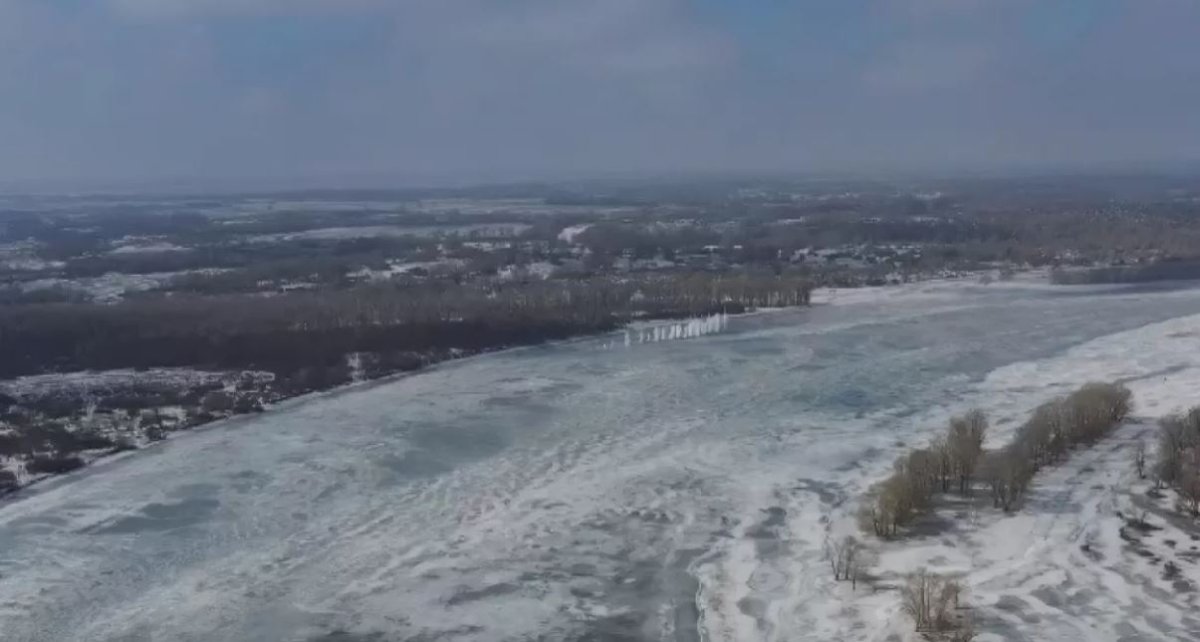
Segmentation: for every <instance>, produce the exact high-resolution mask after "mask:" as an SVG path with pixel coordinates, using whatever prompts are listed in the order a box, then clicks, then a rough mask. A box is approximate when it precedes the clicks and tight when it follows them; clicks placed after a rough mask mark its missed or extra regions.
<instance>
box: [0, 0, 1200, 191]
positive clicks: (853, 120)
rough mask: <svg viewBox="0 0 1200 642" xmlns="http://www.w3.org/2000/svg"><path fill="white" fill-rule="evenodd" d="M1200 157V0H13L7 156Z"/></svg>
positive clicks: (468, 166)
mask: <svg viewBox="0 0 1200 642" xmlns="http://www.w3.org/2000/svg"><path fill="white" fill-rule="evenodd" d="M1198 158H1200V1H1197V0H1074V1H1072V0H876V1H856V0H824V1H805V0H0V181H2V180H5V179H8V180H12V179H26V178H34V179H42V178H49V179H70V178H98V179H109V178H112V179H144V178H148V179H153V178H162V177H195V178H233V177H243V178H257V177H263V178H278V177H308V176H325V177H337V176H347V177H349V176H376V177H384V178H388V179H390V178H391V177H395V178H396V180H398V181H404V180H410V181H416V182H420V181H421V180H422V179H424V178H428V177H443V178H444V177H462V178H463V179H464V180H471V179H475V178H480V179H485V178H486V179H491V178H522V177H536V176H554V175H578V174H588V173H591V172H622V173H632V172H640V171H655V172H664V171H670V172H675V171H689V170H738V171H747V170H751V171H752V170H771V171H796V172H809V171H824V170H864V171H871V170H876V169H882V170H894V169H917V170H922V169H932V170H938V169H961V168H987V167H1037V166H1053V165H1092V164H1112V163H1115V164H1121V163H1141V162H1170V161H1180V160H1195V159H1198Z"/></svg>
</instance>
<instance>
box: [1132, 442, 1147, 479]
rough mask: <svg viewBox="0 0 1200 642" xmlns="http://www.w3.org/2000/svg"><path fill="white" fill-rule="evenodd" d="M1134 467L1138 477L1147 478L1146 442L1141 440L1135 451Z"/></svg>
mask: <svg viewBox="0 0 1200 642" xmlns="http://www.w3.org/2000/svg"><path fill="white" fill-rule="evenodd" d="M1133 467H1134V468H1135V469H1136V470H1137V475H1138V479H1145V478H1146V442H1144V441H1139V442H1138V445H1137V449H1136V450H1134V451H1133Z"/></svg>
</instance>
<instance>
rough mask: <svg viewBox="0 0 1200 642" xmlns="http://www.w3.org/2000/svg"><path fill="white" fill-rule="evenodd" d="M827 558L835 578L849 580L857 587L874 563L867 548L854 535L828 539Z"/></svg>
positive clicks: (852, 585)
mask: <svg viewBox="0 0 1200 642" xmlns="http://www.w3.org/2000/svg"><path fill="white" fill-rule="evenodd" d="M825 559H826V560H827V561H828V562H829V568H830V570H831V571H833V579H835V580H837V581H839V582H841V581H848V582H850V583H851V588H857V587H858V582H859V580H860V579H862V576H863V574H864V573H865V572H866V569H867V568H868V567H869V566H870V565H871V564H872V563H873V562H872V559H871V557H870V555H869V553H868V551H867V549H866V548H865V547H864V546H863V545H862V543H861V542H859V541H858V540H857V539H855V538H854V537H853V536H850V535H847V536H846V537H844V538H842V539H840V540H826V542H825Z"/></svg>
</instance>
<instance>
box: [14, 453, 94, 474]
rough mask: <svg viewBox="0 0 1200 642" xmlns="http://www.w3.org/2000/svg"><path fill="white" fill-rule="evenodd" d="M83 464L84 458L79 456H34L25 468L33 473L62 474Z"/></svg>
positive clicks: (77, 468)
mask: <svg viewBox="0 0 1200 642" xmlns="http://www.w3.org/2000/svg"><path fill="white" fill-rule="evenodd" d="M83 466H84V463H83V460H82V459H80V458H78V457H34V458H33V459H32V460H30V462H29V463H28V464H27V465H26V466H25V468H26V470H28V471H29V472H31V473H33V474H39V473H46V474H49V475H61V474H63V473H69V472H71V471H72V470H79V469H80V468H83Z"/></svg>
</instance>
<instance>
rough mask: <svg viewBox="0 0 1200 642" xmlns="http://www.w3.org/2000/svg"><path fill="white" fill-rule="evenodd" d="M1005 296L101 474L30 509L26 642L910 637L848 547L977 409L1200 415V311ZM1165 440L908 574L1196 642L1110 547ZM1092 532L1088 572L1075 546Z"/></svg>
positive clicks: (1159, 302) (157, 453) (436, 378)
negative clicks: (938, 442) (1097, 408)
mask: <svg viewBox="0 0 1200 642" xmlns="http://www.w3.org/2000/svg"><path fill="white" fill-rule="evenodd" d="M996 285H997V284H993V285H991V286H983V285H980V284H978V283H975V282H973V281H958V282H942V283H924V284H917V285H912V286H902V287H898V288H890V289H888V290H886V291H884V290H877V291H873V292H872V293H870V294H863V295H861V298H854V297H842V296H841V295H840V294H839V299H838V300H837V302H836V303H834V304H821V305H818V306H815V307H813V308H812V309H809V310H788V311H781V312H776V313H773V314H764V315H752V316H748V317H739V318H733V319H729V320H728V322H727V324H726V326H725V327H724V328H723V329H722V331H718V332H715V333H712V334H707V333H705V332H699V331H696V332H693V331H690V330H684V331H673V332H672V331H668V334H672V333H673V334H677V335H681V336H685V337H687V338H686V340H667V341H657V342H647V343H634V342H631V344H630V345H629V346H625V345H624V336H623V335H622V334H616V335H613V336H606V337H598V338H594V339H585V340H578V341H571V342H564V343H561V344H556V345H553V346H542V347H534V348H526V349H521V350H513V351H507V352H502V353H496V354H492V355H487V356H482V357H477V358H471V359H465V360H462V361H458V362H454V363H449V364H445V365H442V366H439V367H437V368H433V369H431V370H429V371H427V372H424V373H422V374H419V375H416V376H409V377H403V378H398V379H394V380H391V381H387V382H382V383H379V384H375V385H364V386H359V387H355V388H353V389H350V390H345V391H340V392H334V393H328V394H321V395H314V396H312V397H308V398H304V399H301V400H296V401H293V402H287V403H284V404H281V405H280V407H278V408H276V409H275V410H273V411H271V412H268V413H265V414H263V415H259V416H253V417H242V418H238V419H233V420H230V421H227V422H223V423H220V424H216V425H214V427H213V428H211V429H208V430H203V431H199V432H196V433H193V434H188V435H186V436H184V437H183V438H181V439H175V440H170V441H168V442H166V443H164V444H161V445H159V446H155V447H153V448H150V449H148V450H147V451H145V452H142V453H137V454H135V455H134V456H130V457H126V458H123V459H120V460H114V461H108V462H103V463H100V464H98V465H96V466H94V467H92V468H90V469H87V470H84V471H81V472H80V473H77V474H74V475H71V476H67V477H64V478H60V479H56V480H52V481H50V482H48V483H46V484H43V485H39V486H38V487H35V488H33V489H30V490H29V491H27V492H23V493H21V494H20V495H19V496H18V497H17V499H16V500H15V501H11V502H8V503H6V504H4V505H3V506H0V630H2V631H4V635H5V639H6V640H9V639H11V640H20V641H25V640H29V641H54V642H71V641H84V640H86V641H88V642H93V641H106V640H113V641H115V640H121V641H124V642H129V641H136V640H162V639H171V640H177V641H179V642H188V641H200V640H204V641H209V640H230V641H234V640H237V641H241V640H280V641H287V642H309V641H315V640H322V641H326V642H331V641H332V640H340V641H343V642H344V641H347V640H354V641H362V640H380V641H390V640H410V639H411V640H434V639H437V640H466V641H491V640H507V639H534V638H537V639H546V640H585V639H588V640H602V639H648V640H699V639H701V638H702V637H703V638H704V639H707V640H755V641H757V640H820V641H822V642H824V641H829V640H871V639H880V640H885V639H888V638H889V636H890V635H892V634H893V633H899V632H900V631H902V630H903V628H904V626H905V623H904V622H903V621H902V618H900V617H899V616H897V615H896V614H895V611H896V602H895V595H894V594H893V593H890V592H888V591H879V592H877V593H870V592H868V591H867V590H865V589H860V591H859V593H858V594H857V595H854V594H850V589H849V587H848V586H844V585H838V584H835V583H834V582H833V581H832V578H831V577H830V574H829V572H828V570H827V568H826V566H825V564H824V561H823V560H822V559H821V545H822V543H823V541H824V540H825V538H826V537H827V535H828V533H830V532H840V531H842V530H845V529H848V528H851V525H850V524H849V516H850V515H851V514H852V513H853V510H854V508H855V507H856V506H857V501H856V499H857V497H859V496H860V495H861V493H862V492H863V490H865V489H866V488H867V486H869V485H870V484H871V483H872V482H874V481H875V480H877V479H879V478H880V477H881V476H882V475H883V474H885V473H886V471H887V470H888V468H889V467H890V465H891V462H892V461H893V459H894V458H895V456H896V455H897V454H898V453H900V452H901V451H903V450H905V449H907V448H909V447H911V446H913V445H915V444H918V443H920V442H922V441H923V440H925V439H928V438H929V437H930V436H932V434H933V432H934V431H935V430H939V429H940V426H941V425H942V423H943V422H944V420H945V419H946V418H947V417H948V416H949V415H951V414H955V413H960V412H962V411H964V410H966V409H969V408H971V407H973V406H979V407H982V408H983V409H985V410H987V411H988V412H989V413H990V415H991V417H992V419H993V422H994V423H995V424H996V425H997V427H996V430H995V434H994V437H995V438H996V439H1005V438H1006V437H1007V435H1006V432H1007V431H1010V430H1011V429H1012V428H1013V427H1015V426H1016V425H1017V424H1018V423H1019V422H1020V421H1021V420H1023V418H1024V416H1025V415H1026V413H1027V412H1028V411H1029V410H1030V409H1031V408H1032V407H1033V406H1035V405H1037V404H1038V403H1041V402H1042V401H1045V400H1046V399H1047V398H1048V397H1050V396H1052V395H1054V394H1057V393H1058V392H1060V391H1066V390H1068V389H1070V388H1073V387H1075V386H1077V385H1079V383H1081V382H1082V381H1085V380H1089V379H1113V378H1121V379H1124V380H1126V381H1127V382H1128V385H1129V386H1130V387H1131V388H1133V389H1134V392H1135V395H1136V396H1137V398H1138V401H1139V402H1140V404H1141V406H1140V409H1139V410H1138V416H1139V417H1143V418H1145V419H1146V420H1147V421H1148V420H1149V419H1150V418H1151V417H1152V416H1153V415H1157V414H1160V413H1163V412H1167V411H1169V410H1172V409H1175V408H1180V407H1183V406H1186V405H1190V404H1191V403H1192V401H1191V400H1190V399H1188V396H1189V395H1190V394H1192V392H1191V391H1193V390H1200V388H1198V387H1197V384H1200V356H1197V355H1200V349H1198V348H1200V290H1194V289H1162V290H1153V289H1117V288H1091V289H1051V288H1044V287H1041V286H1037V285H1035V284H1032V283H1031V284H1029V285H1028V286H1022V287H1017V286H1009V287H996ZM855 295H856V296H859V295H858V294H857V293H855ZM1141 425H1145V424H1141ZM1138 430H1139V427H1138V425H1131V426H1129V427H1127V428H1124V429H1122V432H1121V433H1120V434H1118V435H1117V436H1116V437H1115V438H1114V439H1113V441H1111V442H1106V443H1105V444H1103V445H1101V446H1100V447H1099V448H1097V449H1096V450H1094V451H1089V452H1087V453H1083V454H1080V455H1079V456H1077V457H1072V458H1071V460H1070V461H1069V462H1068V463H1067V464H1066V465H1064V466H1062V467H1061V468H1059V469H1056V470H1055V471H1051V472H1047V473H1044V474H1043V475H1042V476H1040V477H1039V478H1038V480H1037V481H1036V482H1035V488H1034V490H1033V494H1032V497H1031V501H1030V505H1029V507H1028V508H1027V509H1025V510H1024V511H1023V512H1022V513H1021V514H1019V515H1017V516H1015V517H1001V516H996V515H993V514H984V513H981V514H980V515H979V516H978V518H977V519H976V520H975V521H973V522H971V527H970V528H963V529H961V530H960V531H955V532H952V533H948V534H947V535H946V536H945V537H941V538H934V539H930V540H929V541H926V542H923V543H918V545H917V546H911V544H912V542H908V543H906V544H905V546H904V547H903V548H896V549H895V550H894V551H885V553H884V556H883V559H882V562H881V564H882V567H881V568H882V570H883V571H889V570H890V571H892V572H902V571H904V570H906V569H907V568H910V567H915V565H918V564H923V563H924V564H928V565H930V566H934V567H942V568H955V569H958V570H962V571H964V572H969V573H970V575H969V576H968V581H969V583H970V584H971V586H972V589H973V596H972V598H971V600H972V603H973V604H975V605H977V609H978V611H979V613H980V615H981V616H982V617H980V620H981V623H982V624H983V626H984V629H985V631H986V635H988V636H990V638H988V639H991V640H998V639H1031V640H1091V639H1098V640H1105V639H1113V640H1116V639H1121V638H1120V637H1119V636H1120V635H1122V634H1129V635H1132V633H1131V632H1132V631H1139V632H1141V634H1142V637H1140V638H1133V637H1130V638H1128V639H1143V640H1159V639H1164V640H1173V639H1194V633H1193V632H1191V631H1192V630H1191V629H1189V628H1188V627H1190V626H1191V623H1190V621H1189V620H1187V617H1188V616H1187V605H1188V602H1187V601H1186V599H1185V598H1184V597H1181V595H1182V594H1179V593H1177V592H1176V593H1170V592H1168V593H1165V594H1164V593H1160V589H1163V588H1164V587H1167V588H1168V589H1170V588H1171V587H1172V586H1173V585H1171V584H1162V583H1161V582H1160V580H1159V579H1158V577H1159V576H1158V575H1157V574H1156V573H1158V572H1160V569H1156V568H1154V567H1152V566H1150V565H1149V564H1147V563H1146V562H1144V561H1142V560H1143V559H1148V558H1142V557H1141V556H1140V555H1137V556H1136V557H1137V559H1135V558H1134V557H1132V556H1129V555H1123V554H1122V551H1119V550H1117V549H1116V546H1117V544H1116V542H1114V541H1113V540H1112V537H1115V535H1113V534H1112V533H1110V532H1108V531H1109V530H1110V529H1109V526H1110V525H1111V524H1112V523H1114V522H1113V520H1114V519H1119V518H1116V517H1115V513H1112V512H1110V507H1111V506H1112V505H1113V502H1116V503H1117V504H1119V503H1120V501H1121V498H1120V496H1119V491H1114V492H1116V493H1117V494H1116V495H1114V497H1115V499H1112V500H1111V501H1110V499H1109V495H1106V494H1105V492H1104V491H1103V490H1102V489H1103V488H1106V487H1111V486H1113V485H1114V484H1116V485H1117V486H1118V487H1120V485H1121V484H1120V476H1121V475H1125V474H1127V472H1128V470H1129V469H1128V464H1121V462H1122V461H1123V460H1124V461H1127V456H1126V454H1125V453H1124V452H1123V451H1124V450H1128V448H1129V446H1128V445H1127V444H1128V441H1129V440H1130V439H1133V438H1134V437H1135V436H1136V434H1137V432H1138ZM1108 448H1116V449H1117V450H1108ZM1089 462H1091V463H1090V464H1089ZM1122 466H1124V468H1122ZM1055 475H1059V476H1061V477H1055ZM1093 475H1095V476H1093ZM1093 486H1099V487H1100V489H1093ZM1056 507H1057V508H1058V509H1059V510H1058V512H1054V510H1053V509H1054V508H1056ZM1076 507H1078V508H1079V510H1076V509H1075V508H1076ZM1079 528H1082V529H1083V530H1082V531H1080V530H1079ZM1093 532H1095V533H1096V535H1095V536H1094V537H1095V540H1094V541H1095V542H1096V549H1097V551H1098V552H1099V553H1100V554H1101V555H1103V557H1102V558H1100V561H1098V562H1092V563H1091V565H1086V564H1084V561H1085V560H1090V558H1080V557H1079V556H1080V555H1082V552H1081V551H1080V549H1079V547H1078V545H1077V544H1074V543H1073V542H1074V541H1075V540H1073V539H1072V538H1075V537H1084V538H1086V537H1089V535H1088V534H1089V533H1093ZM1080 533H1082V534H1080ZM1039 534H1040V535H1041V536H1042V539H1038V537H1039ZM1162 539H1163V538H1159V539H1156V540H1155V541H1154V543H1149V544H1147V545H1146V546H1147V547H1153V548H1154V549H1155V550H1156V551H1159V550H1165V549H1166V548H1167V545H1166V544H1165V541H1162ZM1039 542H1040V543H1039ZM1176 545H1177V546H1179V545H1181V542H1177V544H1176ZM1139 564H1142V565H1144V566H1138V565H1139ZM1143 579H1144V580H1146V582H1145V583H1139V582H1141V581H1142V580H1143ZM1164 622H1165V623H1166V625H1167V628H1166V629H1165V630H1164V629H1163V628H1162V627H1160V626H1159V625H1160V624H1161V623H1164ZM1116 626H1122V627H1124V626H1128V627H1132V629H1121V628H1118V629H1113V630H1110V627H1116ZM376 634H377V637H372V636H373V635H376Z"/></svg>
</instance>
